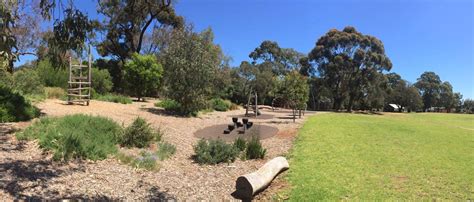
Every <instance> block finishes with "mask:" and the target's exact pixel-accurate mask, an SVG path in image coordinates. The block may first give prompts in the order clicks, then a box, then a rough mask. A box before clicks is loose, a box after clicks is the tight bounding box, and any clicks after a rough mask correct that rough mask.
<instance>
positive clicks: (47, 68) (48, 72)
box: [36, 60, 69, 89]
mask: <svg viewBox="0 0 474 202" xmlns="http://www.w3.org/2000/svg"><path fill="white" fill-rule="evenodd" d="M36 72H37V73H38V76H39V78H40V81H42V83H43V84H44V85H45V86H48V87H60V88H63V89H66V88H67V86H68V84H67V82H68V80H69V73H68V71H67V70H66V69H58V68H54V67H53V65H52V64H51V63H50V62H49V60H42V61H40V62H39V63H38V66H37V67H36Z"/></svg>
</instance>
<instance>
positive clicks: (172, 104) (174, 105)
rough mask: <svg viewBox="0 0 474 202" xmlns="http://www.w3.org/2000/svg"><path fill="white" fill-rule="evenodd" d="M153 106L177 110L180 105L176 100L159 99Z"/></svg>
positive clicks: (172, 110)
mask: <svg viewBox="0 0 474 202" xmlns="http://www.w3.org/2000/svg"><path fill="white" fill-rule="evenodd" d="M155 106H157V107H162V108H163V109H165V110H166V111H170V112H178V111H179V110H180V109H181V105H180V104H179V103H178V102H176V101H174V100H171V99H164V100H161V101H160V102H158V103H155Z"/></svg>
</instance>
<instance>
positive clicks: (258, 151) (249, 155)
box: [245, 136, 267, 159]
mask: <svg viewBox="0 0 474 202" xmlns="http://www.w3.org/2000/svg"><path fill="white" fill-rule="evenodd" d="M266 153H267V150H266V149H264V148H263V147H262V143H260V139H259V138H258V137H257V136H253V137H252V139H251V140H250V141H249V142H248V143H247V148H246V149H245V158H246V159H263V158H264V157H265V154H266Z"/></svg>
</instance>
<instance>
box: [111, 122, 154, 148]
mask: <svg viewBox="0 0 474 202" xmlns="http://www.w3.org/2000/svg"><path fill="white" fill-rule="evenodd" d="M160 140H161V133H159V132H155V131H154V130H153V129H152V128H151V127H150V124H149V123H147V122H146V121H145V119H142V118H140V117H137V118H136V119H135V120H134V121H133V123H132V124H131V125H130V126H128V127H127V128H125V130H124V132H123V136H122V137H121V140H120V144H121V145H122V146H126V147H138V148H143V147H148V146H149V145H150V143H151V142H152V141H160Z"/></svg>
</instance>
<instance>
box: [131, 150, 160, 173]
mask: <svg viewBox="0 0 474 202" xmlns="http://www.w3.org/2000/svg"><path fill="white" fill-rule="evenodd" d="M156 160H157V157H156V156H155V155H154V154H153V153H150V152H141V154H140V157H138V158H136V159H135V160H134V161H133V162H132V163H133V165H134V167H136V168H141V169H145V170H149V171H153V170H156V169H157V167H158V165H157V163H156Z"/></svg>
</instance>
